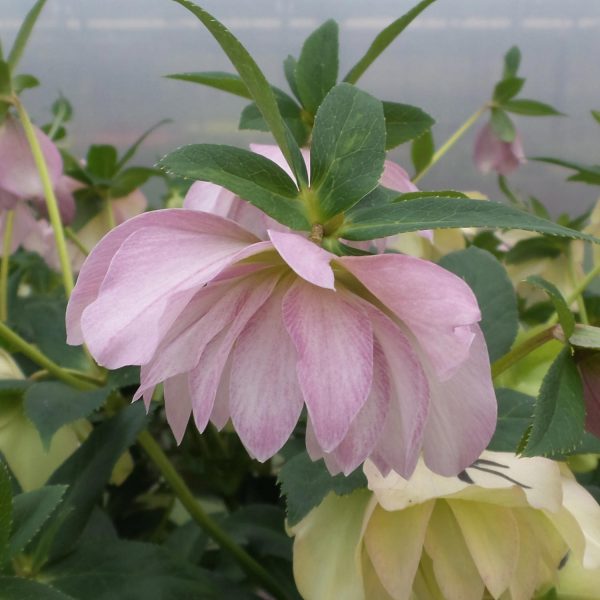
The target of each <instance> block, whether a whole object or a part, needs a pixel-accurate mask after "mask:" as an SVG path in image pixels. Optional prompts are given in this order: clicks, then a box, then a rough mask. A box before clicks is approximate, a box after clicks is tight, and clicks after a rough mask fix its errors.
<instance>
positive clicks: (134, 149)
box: [115, 119, 172, 197]
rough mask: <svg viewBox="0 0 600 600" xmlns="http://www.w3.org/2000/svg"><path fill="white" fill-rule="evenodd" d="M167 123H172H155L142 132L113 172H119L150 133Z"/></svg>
mask: <svg viewBox="0 0 600 600" xmlns="http://www.w3.org/2000/svg"><path fill="white" fill-rule="evenodd" d="M167 123H172V121H171V119H163V120H162V121H159V122H158V123H155V124H154V125H152V127H150V128H149V129H147V130H146V131H144V133H142V135H140V137H139V138H138V139H137V140H136V141H135V142H133V144H132V145H131V146H130V147H129V148H128V149H127V150H126V151H125V153H124V154H123V156H122V157H121V159H120V160H119V162H118V163H117V166H116V168H115V171H116V172H118V171H120V170H121V169H122V168H123V167H124V166H125V165H126V164H127V163H128V162H129V161H130V160H131V159H132V158H133V157H134V156H135V153H136V152H137V151H138V148H139V147H140V146H141V145H142V144H143V143H144V141H145V140H146V138H147V137H148V136H149V135H150V134H151V133H153V132H154V131H156V130H157V129H158V128H159V127H161V126H162V125H166V124H167ZM138 168H139V167H138ZM140 185H141V184H140ZM123 195H124V196H125V195H126V194H123ZM115 197H117V196H115Z"/></svg>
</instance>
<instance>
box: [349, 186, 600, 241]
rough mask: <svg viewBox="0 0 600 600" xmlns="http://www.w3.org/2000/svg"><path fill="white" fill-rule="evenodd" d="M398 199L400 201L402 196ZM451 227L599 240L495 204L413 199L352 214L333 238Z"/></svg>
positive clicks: (386, 234) (364, 237)
mask: <svg viewBox="0 0 600 600" xmlns="http://www.w3.org/2000/svg"><path fill="white" fill-rule="evenodd" d="M398 199H399V200H402V196H399V197H398ZM454 227H488V228H498V229H523V230H526V231H537V232H538V233H545V234H548V235H557V236H562V237H568V238H573V239H580V240H587V241H590V242H595V243H600V240H598V239H596V238H595V237H593V236H591V235H587V234H585V233H582V232H580V231H575V230H574V229H569V228H568V227H563V226H562V225H558V224H556V223H552V222H551V221H546V220H545V219H541V218H540V217H536V216H534V215H532V214H530V213H526V212H523V211H520V210H517V209H516V208H512V207H510V206H505V205H504V204H500V203H499V202H492V201H481V200H465V199H462V198H423V199H420V200H419V199H413V200H407V201H405V202H396V203H393V204H391V205H389V206H386V207H382V208H368V209H364V210H356V211H352V213H351V214H349V215H348V217H347V221H346V222H345V223H344V225H343V226H342V227H341V228H340V230H339V231H338V232H337V235H338V236H339V237H342V238H344V239H348V240H354V241H362V240H373V239H376V238H381V237H387V236H389V235H395V234H397V233H405V232H407V231H419V230H421V229H445V228H454Z"/></svg>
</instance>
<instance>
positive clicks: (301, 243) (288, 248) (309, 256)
mask: <svg viewBox="0 0 600 600" xmlns="http://www.w3.org/2000/svg"><path fill="white" fill-rule="evenodd" d="M268 233H269V238H270V239H271V242H273V246H275V250H277V252H279V254H280V255H281V258H283V260H285V262H286V263H287V264H288V265H289V266H290V268H291V269H292V270H293V271H294V272H295V273H296V274H297V275H300V277H302V278H303V279H306V281H308V282H309V283H312V284H314V285H318V286H319V287H323V288H327V289H330V290H333V289H335V288H334V275H333V269H332V268H331V265H330V264H329V263H330V262H331V259H332V258H335V255H334V254H331V253H330V252H327V250H323V248H321V247H320V246H317V245H316V244H314V243H313V242H311V241H310V240H308V239H306V238H305V237H303V236H302V235H298V234H297V233H284V232H282V231H271V230H269V232H268Z"/></svg>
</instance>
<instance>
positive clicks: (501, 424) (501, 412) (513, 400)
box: [488, 388, 535, 452]
mask: <svg viewBox="0 0 600 600" xmlns="http://www.w3.org/2000/svg"><path fill="white" fill-rule="evenodd" d="M496 398H497V400H498V423H497V425H496V431H495V432H494V436H493V437H492V440H491V441H490V443H489V445H488V450H493V451H495V452H515V451H516V449H517V447H518V446H519V443H520V441H521V439H522V438H523V434H524V433H525V431H526V430H527V428H528V427H529V425H530V423H531V419H532V415H533V407H534V403H535V398H533V397H532V396H528V395H527V394H523V393H521V392H517V391H516V390H510V389H508V388H500V389H497V390H496Z"/></svg>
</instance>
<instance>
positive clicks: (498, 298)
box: [439, 246, 519, 362]
mask: <svg viewBox="0 0 600 600" xmlns="http://www.w3.org/2000/svg"><path fill="white" fill-rule="evenodd" d="M439 265H440V266H441V267H444V269H447V270H448V271H452V273H454V274H456V275H458V276H459V277H460V278H462V279H464V280H465V281H466V283H467V284H468V285H469V287H470V288H471V289H472V290H473V293H474V294H475V296H476V297H477V303H478V304H479V308H480V309H481V317H482V318H481V323H480V326H481V330H482V331H483V335H484V337H485V341H486V343H487V347H488V352H489V355H490V361H492V362H493V361H495V360H497V359H498V358H500V357H501V356H503V355H504V354H506V353H507V352H508V351H509V350H510V348H511V346H512V344H513V342H514V341H515V338H516V337H517V331H518V329H519V313H518V310H517V297H516V294H515V290H514V288H513V285H512V283H511V281H510V279H509V277H508V275H507V273H506V270H505V269H504V267H503V266H502V264H501V263H500V262H498V260H497V259H496V258H494V256H493V255H492V254H490V253H489V252H486V251H485V250H480V249H479V248H476V247H474V246H471V247H470V248H467V249H466V250H459V251H458V252H452V253H450V254H447V255H446V256H444V257H443V258H442V259H441V260H440V261H439Z"/></svg>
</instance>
